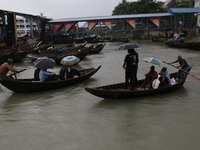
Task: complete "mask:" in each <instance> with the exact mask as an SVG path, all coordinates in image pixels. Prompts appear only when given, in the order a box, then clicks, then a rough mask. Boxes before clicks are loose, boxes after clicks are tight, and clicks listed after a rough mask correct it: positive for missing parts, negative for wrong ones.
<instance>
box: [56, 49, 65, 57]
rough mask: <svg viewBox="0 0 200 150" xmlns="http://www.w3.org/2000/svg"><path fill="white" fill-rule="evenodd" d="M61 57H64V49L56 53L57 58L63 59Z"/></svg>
mask: <svg viewBox="0 0 200 150" xmlns="http://www.w3.org/2000/svg"><path fill="white" fill-rule="evenodd" d="M61 56H64V52H63V50H62V49H58V50H57V51H56V57H61Z"/></svg>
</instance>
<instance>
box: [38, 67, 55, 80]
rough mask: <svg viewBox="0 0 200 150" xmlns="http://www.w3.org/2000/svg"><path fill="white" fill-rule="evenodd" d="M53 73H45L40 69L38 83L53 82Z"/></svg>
mask: <svg viewBox="0 0 200 150" xmlns="http://www.w3.org/2000/svg"><path fill="white" fill-rule="evenodd" d="M54 75H55V73H53V72H49V71H47V69H41V70H40V72H39V78H40V82H44V81H53V80H54Z"/></svg>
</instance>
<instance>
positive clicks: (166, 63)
mask: <svg viewBox="0 0 200 150" xmlns="http://www.w3.org/2000/svg"><path fill="white" fill-rule="evenodd" d="M163 63H165V64H168V65H170V66H172V67H175V68H177V69H179V70H181V71H183V72H185V73H187V74H189V75H191V76H192V77H194V78H196V79H198V80H200V78H198V77H196V76H194V75H193V74H191V73H189V72H187V71H186V70H184V69H181V68H179V67H177V66H175V65H172V64H170V63H168V62H165V61H163Z"/></svg>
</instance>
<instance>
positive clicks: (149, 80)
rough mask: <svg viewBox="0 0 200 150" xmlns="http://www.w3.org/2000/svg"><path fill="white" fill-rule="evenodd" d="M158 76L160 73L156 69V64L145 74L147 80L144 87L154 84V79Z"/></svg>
mask: <svg viewBox="0 0 200 150" xmlns="http://www.w3.org/2000/svg"><path fill="white" fill-rule="evenodd" d="M157 77H158V73H157V72H156V71H155V66H151V67H150V71H149V72H148V73H146V74H145V80H144V83H143V84H142V86H143V87H145V86H146V85H150V86H151V85H152V82H153V80H154V79H156V78H157Z"/></svg>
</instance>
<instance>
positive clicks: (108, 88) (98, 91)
mask: <svg viewBox="0 0 200 150" xmlns="http://www.w3.org/2000/svg"><path fill="white" fill-rule="evenodd" d="M176 74H177V73H172V74H170V77H171V78H172V77H174V78H175V77H176ZM187 75H188V74H187V73H185V75H184V78H183V80H181V81H180V82H177V83H176V84H174V85H170V86H166V87H163V88H157V89H153V88H149V89H146V88H141V87H140V88H138V89H137V90H135V91H133V90H129V91H127V90H125V83H118V84H111V85H105V86H99V87H93V88H89V87H86V88H85V90H86V91H87V92H89V93H91V94H93V95H95V96H98V97H102V98H114V99H115V98H134V97H136V96H145V95H154V94H159V93H164V92H169V91H173V90H175V89H178V88H180V87H181V86H182V85H183V84H184V83H185V80H186V78H187ZM143 83H144V80H139V81H138V85H139V86H141V85H142V84H143Z"/></svg>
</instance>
